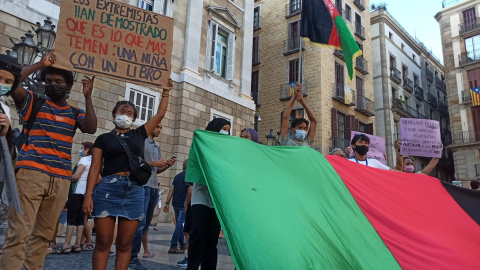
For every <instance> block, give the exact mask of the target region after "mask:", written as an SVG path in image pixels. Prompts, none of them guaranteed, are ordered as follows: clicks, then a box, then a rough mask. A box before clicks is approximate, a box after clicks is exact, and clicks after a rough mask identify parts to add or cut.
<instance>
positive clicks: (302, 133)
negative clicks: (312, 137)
mask: <svg viewBox="0 0 480 270" xmlns="http://www.w3.org/2000/svg"><path fill="white" fill-rule="evenodd" d="M306 136H307V132H306V131H305V130H301V129H299V130H295V138H297V140H299V141H303V140H305V137H306Z"/></svg>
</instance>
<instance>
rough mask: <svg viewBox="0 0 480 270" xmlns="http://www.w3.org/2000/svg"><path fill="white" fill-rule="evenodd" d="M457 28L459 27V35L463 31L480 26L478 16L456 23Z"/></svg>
mask: <svg viewBox="0 0 480 270" xmlns="http://www.w3.org/2000/svg"><path fill="white" fill-rule="evenodd" d="M458 28H459V34H460V35H461V34H463V33H466V32H470V31H472V30H475V29H478V28H480V18H478V17H475V19H474V20H473V21H472V22H468V23H465V22H463V23H460V24H459V25H458Z"/></svg>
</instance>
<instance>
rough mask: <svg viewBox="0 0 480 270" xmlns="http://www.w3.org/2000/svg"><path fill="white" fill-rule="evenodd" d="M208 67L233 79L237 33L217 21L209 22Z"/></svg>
mask: <svg viewBox="0 0 480 270" xmlns="http://www.w3.org/2000/svg"><path fill="white" fill-rule="evenodd" d="M207 39H208V40H209V46H208V48H207V52H208V55H209V57H208V58H207V59H208V61H207V65H206V67H207V69H208V70H209V71H210V72H213V73H214V74H215V75H218V76H220V77H223V78H225V79H227V80H233V77H234V67H235V34H234V33H232V32H231V31H229V30H228V29H226V28H225V27H222V26H221V25H220V24H218V23H217V22H216V21H213V20H211V21H210V22H209V32H208V38H207Z"/></svg>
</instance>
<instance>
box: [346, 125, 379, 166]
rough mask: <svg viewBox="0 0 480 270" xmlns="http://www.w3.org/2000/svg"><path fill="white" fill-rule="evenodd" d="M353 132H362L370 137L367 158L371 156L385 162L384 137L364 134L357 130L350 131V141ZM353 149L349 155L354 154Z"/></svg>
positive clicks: (353, 134)
mask: <svg viewBox="0 0 480 270" xmlns="http://www.w3.org/2000/svg"><path fill="white" fill-rule="evenodd" d="M355 134H364V135H367V136H368V138H369V139H370V148H369V149H368V153H367V158H373V159H376V160H378V161H380V162H381V163H382V164H387V160H386V159H385V138H382V137H377V136H373V135H371V134H366V133H362V132H358V131H352V135H351V138H350V141H351V140H352V139H353V136H355ZM354 154H355V153H354V152H353V149H352V151H351V152H350V156H351V157H353V156H354Z"/></svg>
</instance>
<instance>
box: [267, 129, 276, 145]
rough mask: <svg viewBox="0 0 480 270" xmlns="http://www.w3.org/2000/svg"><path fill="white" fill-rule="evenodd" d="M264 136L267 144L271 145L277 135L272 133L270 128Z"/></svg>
mask: <svg viewBox="0 0 480 270" xmlns="http://www.w3.org/2000/svg"><path fill="white" fill-rule="evenodd" d="M265 138H267V145H269V146H272V145H273V141H274V140H275V139H276V138H277V136H275V134H273V129H270V133H269V134H267V135H265Z"/></svg>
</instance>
